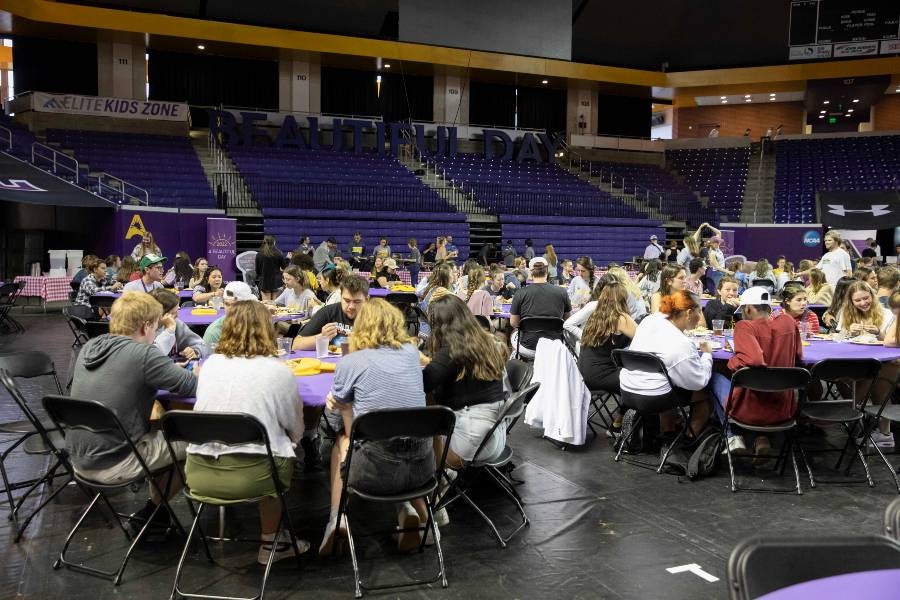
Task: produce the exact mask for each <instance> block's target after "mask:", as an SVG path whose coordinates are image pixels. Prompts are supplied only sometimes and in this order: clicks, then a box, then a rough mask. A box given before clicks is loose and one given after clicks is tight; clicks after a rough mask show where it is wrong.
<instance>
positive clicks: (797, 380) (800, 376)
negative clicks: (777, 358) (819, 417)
mask: <svg viewBox="0 0 900 600" xmlns="http://www.w3.org/2000/svg"><path fill="white" fill-rule="evenodd" d="M809 379H810V378H809V371H807V370H806V369H801V368H800V367H744V368H743V369H740V370H739V371H738V372H736V373H735V374H734V375H733V376H732V377H731V388H730V389H729V390H728V400H727V401H726V402H725V427H724V428H723V429H722V438H723V441H724V442H725V451H726V454H727V455H728V471H729V473H730V474H731V491H732V492H736V491H738V489H741V490H744V491H753V492H785V491H791V490H778V489H772V488H738V486H737V481H736V479H735V476H734V462H733V459H732V456H731V449H730V448H729V447H728V440H727V439H725V438H726V435H727V432H728V431H729V428H730V427H731V426H732V425H734V426H737V427H740V428H741V429H746V430H747V431H753V432H756V433H784V443H783V444H782V446H781V452H780V453H779V455H778V458H777V460H776V461H775V468H776V469H778V465H779V464H780V465H781V471H780V474H782V475H783V474H784V469H785V466H786V465H787V458H788V456H789V455H790V458H791V463H792V464H793V466H794V478H795V480H796V484H797V485H796V488H795V489H796V490H797V494H803V490H802V489H801V488H800V470H799V469H798V468H797V455H796V453H795V452H794V450H795V448H796V449H797V450H800V457H801V458H802V459H803V465H804V466H805V467H806V471H807V473H809V485H810V487H816V481H815V479H813V476H812V470H811V469H810V468H809V463H808V462H807V461H806V455H805V454H804V453H803V448H801V447H800V446H799V445H797V444H796V443H795V442H794V438H793V436H792V435H791V432H792V431H793V430H794V428H795V427H797V412H798V411H799V410H800V407H801V406H802V405H803V401H804V399H805V397H806V387H807V386H808V385H809ZM739 387H740V388H744V389H748V390H753V391H756V392H786V391H791V390H794V391H796V393H797V394H798V398H797V408H796V410H795V411H794V414H793V415H791V416H790V418H788V419H787V420H786V421H784V422H783V423H777V424H775V425H751V424H749V423H742V422H740V421H738V420H736V419H734V418H733V417H731V415H730V414H729V413H730V409H731V396H732V394H733V392H734V389H735V388H739Z"/></svg>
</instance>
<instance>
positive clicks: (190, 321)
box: [178, 307, 297, 327]
mask: <svg viewBox="0 0 900 600" xmlns="http://www.w3.org/2000/svg"><path fill="white" fill-rule="evenodd" d="M192 310H194V309H193V308H190V307H188V308H179V309H178V320H179V321H181V322H182V323H184V324H185V325H187V326H188V327H195V326H204V325H209V324H210V323H212V322H213V321H215V320H216V319H218V318H219V317H221V316H224V315H225V309H222V308H220V309H219V310H217V311H216V314H214V315H195V314H192V313H191V311H192ZM296 318H297V316H296V315H274V316H273V317H272V321H274V322H278V321H290V320H292V319H296Z"/></svg>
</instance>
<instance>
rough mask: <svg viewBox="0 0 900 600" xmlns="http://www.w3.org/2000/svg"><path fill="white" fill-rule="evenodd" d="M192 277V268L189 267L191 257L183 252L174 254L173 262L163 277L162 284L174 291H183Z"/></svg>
mask: <svg viewBox="0 0 900 600" xmlns="http://www.w3.org/2000/svg"><path fill="white" fill-rule="evenodd" d="M193 276H194V267H192V266H191V257H190V256H188V253H187V252H185V251H184V250H179V251H178V252H176V253H175V262H174V263H173V264H172V268H171V269H169V270H168V271H167V272H166V274H165V276H164V277H163V284H164V285H165V286H166V287H174V288H176V289H179V290H180V289H184V288H186V287H188V283H190V281H191V278H192V277H193Z"/></svg>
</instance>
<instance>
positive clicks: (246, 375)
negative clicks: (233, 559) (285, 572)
mask: <svg viewBox="0 0 900 600" xmlns="http://www.w3.org/2000/svg"><path fill="white" fill-rule="evenodd" d="M216 351H217V353H216V354H214V355H213V356H211V357H210V358H209V360H207V361H206V362H205V363H204V365H203V371H202V373H201V374H200V375H199V377H200V379H199V381H198V383H197V402H196V404H195V405H194V409H195V410H198V411H207V412H239V413H246V414H250V415H253V416H254V417H255V418H256V419H257V420H259V422H260V423H262V424H263V426H264V427H265V428H266V433H267V434H268V436H269V443H270V445H271V448H272V454H273V456H274V458H275V465H276V469H277V471H278V473H277V474H278V479H279V480H280V481H281V484H282V486H283V489H285V490H286V489H287V488H289V487H290V484H291V474H292V473H293V471H294V461H295V460H296V458H295V455H294V447H295V445H296V443H297V442H298V441H299V440H300V437H301V436H302V434H303V403H302V402H301V400H300V396H299V394H298V393H297V382H296V380H295V379H294V375H293V373H291V370H290V369H289V368H288V367H287V366H286V365H285V364H284V363H283V362H281V361H280V360H278V359H277V358H275V353H276V348H275V335H274V330H273V329H272V321H271V316H270V315H269V311H268V310H267V309H266V307H265V306H264V305H263V304H262V303H259V302H248V301H244V302H237V303H235V304H234V305H233V306H232V307H231V309H230V311H229V313H228V318H227V319H226V320H225V325H224V326H223V327H222V336H221V338H220V339H219V344H218V346H217V347H216ZM187 453H188V457H187V463H186V465H185V476H186V478H187V483H188V485H189V486H190V488H191V491H192V492H193V493H194V494H197V495H199V496H211V497H218V498H225V499H237V498H241V497H254V496H263V497H264V498H263V499H262V500H261V501H260V503H259V518H260V524H261V530H262V545H261V546H260V549H259V556H258V560H259V562H260V563H262V564H266V560H267V559H268V557H269V551H270V550H271V545H272V543H277V546H278V547H277V548H276V550H277V553H276V555H275V560H279V559H280V558H287V557H289V556H291V555H292V554H293V551H292V549H291V547H290V546H291V545H290V542H288V541H286V540H284V538H282V541H279V542H276V540H275V537H276V535H277V533H278V532H277V528H278V524H279V521H280V520H281V501H280V500H279V499H278V497H277V493H276V488H275V484H274V482H273V481H272V480H271V477H270V473H271V470H270V466H269V461H268V459H266V457H265V455H266V449H265V447H264V446H262V445H259V444H246V445H242V446H224V445H222V444H218V443H209V444H202V445H195V444H191V445H189V446H188V448H187ZM307 549H309V543H308V542H306V541H303V540H298V543H297V551H298V552H299V553H302V552H305V551H306V550H307Z"/></svg>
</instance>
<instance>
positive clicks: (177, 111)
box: [31, 92, 190, 121]
mask: <svg viewBox="0 0 900 600" xmlns="http://www.w3.org/2000/svg"><path fill="white" fill-rule="evenodd" d="M31 110H34V111H37V112H50V113H62V114H68V115H93V116H95V117H118V118H122V119H146V120H150V121H187V120H188V117H189V115H190V111H189V110H188V105H187V104H185V103H183V102H159V101H155V100H132V99H129V98H103V97H100V96H78V95H76V94H47V93H45V92H32V94H31Z"/></svg>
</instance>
